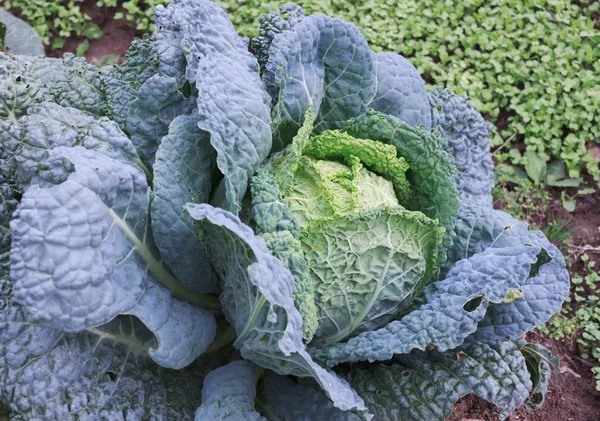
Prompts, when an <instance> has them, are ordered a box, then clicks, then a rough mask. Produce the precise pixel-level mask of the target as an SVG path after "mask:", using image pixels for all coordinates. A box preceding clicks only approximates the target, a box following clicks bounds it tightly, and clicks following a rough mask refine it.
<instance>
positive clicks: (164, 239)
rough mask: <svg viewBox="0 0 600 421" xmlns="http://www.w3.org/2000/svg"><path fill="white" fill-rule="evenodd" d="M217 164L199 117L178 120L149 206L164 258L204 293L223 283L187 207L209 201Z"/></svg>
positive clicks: (160, 159)
mask: <svg viewBox="0 0 600 421" xmlns="http://www.w3.org/2000/svg"><path fill="white" fill-rule="evenodd" d="M215 161H216V153H215V150H214V149H213V148H212V146H211V145H210V136H209V134H208V133H206V132H205V131H203V130H201V129H200V128H198V115H197V114H191V115H182V116H179V117H177V118H175V120H173V122H172V123H171V125H170V126H169V134H168V135H167V136H165V137H164V138H163V139H162V141H161V144H160V146H159V147H158V151H157V152H156V161H155V162H154V199H153V200H152V205H151V207H150V216H151V218H152V233H153V235H154V241H155V243H156V246H157V247H158V249H159V250H160V254H161V257H162V258H163V260H164V261H165V263H166V264H167V265H168V266H169V268H170V269H171V270H172V271H173V273H174V274H175V276H177V278H178V279H179V280H181V282H183V283H184V284H186V286H188V287H189V288H193V289H195V290H197V291H199V292H204V293H208V292H212V293H216V292H218V291H219V287H218V280H217V276H216V274H215V273H214V272H213V270H212V269H211V267H210V262H209V261H208V258H207V257H206V252H205V250H204V245H203V244H202V242H201V241H200V239H199V238H198V236H197V235H196V233H195V229H194V224H193V221H192V219H191V218H190V217H189V215H187V214H186V213H185V210H184V206H185V204H186V203H188V202H193V203H205V202H208V201H209V199H210V191H211V189H212V185H213V181H214V177H215V167H216V165H215Z"/></svg>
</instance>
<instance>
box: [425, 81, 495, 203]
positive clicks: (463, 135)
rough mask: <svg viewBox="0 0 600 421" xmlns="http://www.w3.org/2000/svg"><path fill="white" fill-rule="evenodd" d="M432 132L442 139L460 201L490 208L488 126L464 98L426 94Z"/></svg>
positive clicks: (491, 181) (491, 185)
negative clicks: (449, 156) (453, 173)
mask: <svg viewBox="0 0 600 421" xmlns="http://www.w3.org/2000/svg"><path fill="white" fill-rule="evenodd" d="M429 102H430V104H431V113H432V128H433V129H435V130H438V131H439V132H440V133H441V134H442V136H443V137H444V148H445V149H446V150H447V151H448V152H449V153H450V154H452V157H453V158H454V164H455V165H456V168H457V169H458V171H459V175H458V177H457V178H456V187H457V188H458V191H459V193H460V195H461V199H463V200H469V201H476V202H478V203H481V204H483V205H488V206H491V205H492V189H493V188H494V174H493V172H494V163H493V161H492V153H491V152H490V144H489V141H488V135H489V133H490V130H491V128H492V125H491V124H490V123H488V122H486V121H485V120H484V119H483V117H482V116H481V114H479V113H478V112H477V111H476V110H475V109H474V108H473V107H472V106H471V104H469V100H468V99H467V97H466V96H465V95H456V94H455V93H454V92H452V91H451V90H450V89H448V88H441V87H438V88H436V89H434V90H433V91H431V92H429Z"/></svg>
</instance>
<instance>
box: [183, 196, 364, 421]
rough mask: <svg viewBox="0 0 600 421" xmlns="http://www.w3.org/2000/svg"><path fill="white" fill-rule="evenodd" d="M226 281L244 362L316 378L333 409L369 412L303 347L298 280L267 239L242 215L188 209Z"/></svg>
mask: <svg viewBox="0 0 600 421" xmlns="http://www.w3.org/2000/svg"><path fill="white" fill-rule="evenodd" d="M186 209H187V210H188V212H189V213H190V215H191V216H192V218H194V219H195V220H197V221H198V227H199V230H200V235H201V237H202V239H203V240H204V242H205V244H206V247H207V250H208V252H209V256H210V258H211V261H212V263H213V266H214V267H215V269H216V271H217V273H218V274H219V276H220V278H221V280H222V282H223V285H222V286H223V292H222V293H221V297H220V298H221V304H222V306H223V312H224V314H225V317H226V318H227V320H229V322H230V323H231V324H232V325H233V326H234V328H235V330H236V332H237V339H236V341H235V342H234V346H235V347H236V348H238V349H240V351H241V354H242V356H243V357H244V358H246V359H248V360H250V361H252V362H254V363H256V364H258V365H260V366H262V367H265V368H269V369H272V370H274V371H275V372H277V373H279V374H293V375H296V376H299V377H309V376H312V377H314V378H315V379H316V380H317V382H318V383H319V384H320V385H321V387H322V388H323V390H324V391H325V393H326V394H327V396H328V397H329V398H330V399H331V400H332V402H333V404H334V405H335V406H336V407H337V408H339V409H342V410H355V411H358V412H360V413H361V414H363V416H364V418H366V419H368V418H370V417H369V416H368V415H367V414H366V413H365V408H364V405H363V402H362V400H361V399H360V398H359V397H358V396H357V395H356V393H355V392H354V391H353V390H352V389H351V388H349V387H348V384H347V383H346V382H345V381H344V380H342V379H341V378H339V377H337V376H336V375H335V373H333V372H331V371H327V370H325V369H323V368H321V367H320V366H318V365H317V364H315V363H314V362H313V361H312V359H311V358H310V356H309V355H308V353H307V352H306V350H305V347H304V344H303V343H302V317H301V315H300V313H299V312H298V310H297V309H296V308H295V307H294V302H293V299H292V293H293V288H294V278H293V277H292V274H291V273H290V272H289V270H288V269H287V268H286V267H285V266H284V265H283V263H282V262H281V261H279V260H278V259H277V258H275V257H273V256H272V255H271V254H270V253H269V250H268V248H267V247H266V245H265V242H264V240H263V239H262V238H261V237H259V236H255V235H254V233H253V232H252V230H251V229H250V228H249V227H248V226H246V225H244V224H243V223H242V222H241V221H240V220H239V218H238V217H237V216H235V215H233V214H231V213H229V212H227V211H225V210H223V209H220V208H213V207H212V206H210V205H207V204H200V205H198V204H188V205H187V206H186Z"/></svg>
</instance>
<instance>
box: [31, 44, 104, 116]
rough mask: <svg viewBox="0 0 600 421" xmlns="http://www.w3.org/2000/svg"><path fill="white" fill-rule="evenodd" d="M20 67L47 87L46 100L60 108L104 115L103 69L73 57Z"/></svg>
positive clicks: (34, 62) (69, 55)
mask: <svg viewBox="0 0 600 421" xmlns="http://www.w3.org/2000/svg"><path fill="white" fill-rule="evenodd" d="M23 65H24V67H25V69H27V71H28V72H29V74H30V75H31V76H32V77H33V78H35V79H37V80H40V81H42V83H43V84H44V85H45V86H46V87H47V88H48V92H50V95H51V97H49V98H48V99H49V100H51V101H53V102H56V103H57V104H60V105H62V106H63V107H73V108H77V109H79V110H82V111H87V112H89V113H92V114H95V115H98V116H102V115H104V113H105V111H106V96H105V93H104V89H103V85H102V83H103V73H104V70H103V69H102V68H100V67H98V66H95V65H93V64H91V63H88V62H87V61H86V60H85V58H83V57H75V56H74V55H73V54H65V55H64V57H63V58H62V59H55V58H46V57H39V58H35V59H32V60H31V61H30V62H29V63H23Z"/></svg>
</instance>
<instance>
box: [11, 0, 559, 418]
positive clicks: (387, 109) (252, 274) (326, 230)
mask: <svg viewBox="0 0 600 421" xmlns="http://www.w3.org/2000/svg"><path fill="white" fill-rule="evenodd" d="M288 10H291V11H292V14H291V15H286V13H287V11H288ZM286 17H287V18H289V19H288V20H286V19H285V18H286ZM155 23H156V24H157V32H156V33H154V34H153V35H152V36H147V37H145V38H143V39H141V40H137V41H135V42H134V43H133V44H132V45H131V48H130V50H129V52H128V54H127V57H126V60H125V61H124V62H123V63H122V64H121V65H111V66H106V67H103V68H98V67H95V66H92V65H90V64H88V63H87V62H86V61H85V60H84V59H82V58H76V57H74V56H72V55H69V56H66V57H65V58H63V59H50V58H45V57H35V58H30V57H25V56H13V55H8V54H4V53H2V54H0V76H1V77H0V88H1V89H0V193H1V196H2V199H3V200H2V201H0V202H1V203H0V310H1V311H0V399H1V400H2V401H3V402H6V403H7V404H8V405H9V406H10V408H11V410H12V411H13V412H14V416H15V418H19V419H48V420H53V419H73V418H76V417H77V418H85V419H97V418H102V417H105V418H107V419H118V418H119V417H121V418H122V417H123V416H126V417H127V418H132V419H147V418H156V419H163V420H171V419H178V420H179V419H183V420H186V419H190V418H191V416H192V412H193V411H194V410H195V409H196V408H198V409H197V412H196V418H197V419H202V420H204V419H240V418H250V419H257V420H258V419H261V417H263V416H264V417H266V418H267V419H270V420H286V421H287V420H292V419H293V420H297V419H315V420H318V419H323V418H324V417H325V418H327V419H337V420H357V419H358V420H365V421H368V420H370V419H372V418H373V417H374V415H377V416H379V417H382V415H381V414H385V413H386V411H388V410H391V411H395V412H397V413H402V414H405V415H406V417H407V418H408V419H410V418H417V419H418V418H419V417H426V418H427V417H428V418H432V419H435V418H443V417H445V416H446V415H447V414H448V413H449V411H450V410H451V408H452V406H453V404H454V402H455V401H456V400H457V399H458V398H459V397H460V396H462V395H464V394H466V393H471V392H475V393H477V394H478V395H480V396H482V397H484V398H485V399H487V400H489V401H491V402H493V403H496V404H497V405H499V406H500V408H501V411H502V417H503V418H504V417H506V416H507V415H508V413H509V412H510V411H512V410H514V409H516V408H517V407H519V406H521V405H522V404H528V405H529V406H530V407H532V408H535V407H537V406H539V405H540V404H541V402H542V401H543V396H544V394H545V392H546V390H547V385H548V379H549V375H550V366H551V365H553V364H554V358H553V357H551V356H550V355H549V354H548V352H547V351H545V350H544V349H542V348H540V347H536V346H534V345H528V344H526V343H524V342H523V341H522V340H521V339H520V338H521V337H522V336H523V335H524V334H525V333H526V332H527V331H529V330H531V329H532V328H534V327H535V326H538V325H539V324H541V323H544V322H546V321H547V320H548V319H549V318H550V317H551V315H552V314H554V313H556V312H557V310H558V309H559V308H560V306H561V304H562V302H563V301H564V299H565V297H566V295H567V293H568V287H569V281H568V273H567V271H566V270H565V263H564V259H563V257H562V255H561V254H560V252H559V251H558V249H557V248H556V247H555V246H554V245H552V244H551V243H549V242H548V240H547V239H546V238H545V237H544V235H543V234H542V233H540V232H536V231H530V230H529V229H528V228H527V225H526V224H524V223H521V222H519V221H517V220H515V219H513V218H512V217H510V216H509V215H508V214H507V213H504V212H502V211H498V210H494V209H493V208H492V206H491V189H492V187H493V180H492V165H491V164H492V157H491V152H490V150H489V145H488V137H487V136H488V131H489V126H488V124H487V123H485V121H484V120H483V118H482V117H481V115H479V114H478V113H477V112H476V111H475V110H474V109H473V107H472V106H471V105H470V104H469V102H468V100H467V98H466V97H465V96H458V95H456V94H455V93H454V92H452V91H451V90H449V89H443V88H436V89H435V90H433V91H431V92H430V93H428V92H427V91H426V90H425V83H424V81H423V80H422V78H421V77H420V76H419V74H418V72H417V70H416V69H415V68H414V67H413V66H412V65H411V64H410V63H409V62H408V61H407V60H406V59H404V58H402V57H401V56H399V55H397V54H395V53H374V52H373V51H372V50H371V49H370V47H369V45H368V43H367V41H366V39H365V38H364V36H363V35H362V34H361V33H360V32H359V31H358V29H357V28H356V27H354V26H353V25H352V24H350V23H348V22H344V21H342V20H339V19H334V18H331V17H329V16H314V15H313V16H305V14H304V13H303V12H302V11H301V10H300V9H299V8H297V7H290V6H288V7H287V8H285V9H282V10H280V11H279V12H276V13H275V14H274V15H272V19H264V20H263V21H262V30H261V34H262V36H263V38H262V39H261V42H260V43H258V44H257V49H258V50H260V51H257V54H258V57H256V56H254V55H252V53H251V52H249V51H248V40H247V39H244V38H242V37H240V36H239V34H238V33H237V32H236V31H235V29H234V26H233V24H232V23H231V21H230V20H229V18H228V17H227V15H226V13H225V11H224V10H223V9H222V8H220V7H219V6H218V5H216V4H215V3H212V2H210V1H208V0H173V2H172V3H170V4H169V5H168V6H167V7H165V6H162V5H158V6H157V7H156V9H155ZM277 25H279V26H277ZM274 26H277V28H276V29H277V30H274V29H273V28H274ZM92 32H93V31H92ZM268 45H270V48H268V50H267V46H268ZM258 58H260V59H261V61H260V63H259V60H258ZM261 64H262V71H261V67H260V65H261ZM431 129H433V130H431ZM536 174H538V173H536ZM556 178H558V179H560V177H556ZM194 202H196V203H194ZM216 293H219V296H218V297H217V296H216V295H212V294H216ZM217 335H218V337H217ZM213 340H214V341H213ZM233 348H235V349H236V352H235V353H233V352H232V349H233ZM217 350H219V351H220V352H215V351H217ZM238 360H241V361H238ZM344 362H361V363H363V364H360V365H355V366H347V365H341V363H344ZM196 363H198V364H199V365H196ZM321 364H322V365H321ZM182 368H185V371H176V370H180V369H182ZM209 371H210V374H209ZM482 372H487V373H491V377H486V378H485V381H481V380H480V379H481V378H482V376H481V375H480V374H481V373H482ZM423 373H429V374H430V376H423ZM448 373H450V375H448ZM389 374H391V375H389ZM189 376H192V379H193V380H190V377H189ZM292 377H294V378H295V379H292ZM384 377H385V378H386V381H385V384H384V387H383V388H382V387H380V385H379V383H378V382H379V381H380V379H382V378H384ZM263 378H264V381H263V380H262V379H263ZM432 378H433V379H434V380H433V383H432V380H431V379H432ZM174 379H178V380H179V381H176V384H174V383H173V380H174ZM201 381H203V383H204V386H203V390H202V394H201V396H200V393H199V391H198V390H197V389H198V388H199V387H200V386H199V384H200V382H201ZM257 383H259V384H257ZM277 384H278V385H281V387H277V386H275V387H273V385H277ZM351 384H352V385H354V386H355V387H356V390H355V389H354V388H353V387H352V385H351ZM438 386H439V388H438V389H437V390H434V389H436V388H437V387H438ZM375 390H376V391H375ZM374 391H375V392H374ZM415 391H416V392H415ZM421 392H422V393H421ZM432 392H433V393H432ZM294 393H295V396H294ZM530 394H533V395H532V396H531V398H532V399H530V400H529V403H527V402H528V398H529V397H530ZM290 395H291V396H290ZM304 396H307V397H308V398H307V399H305V398H304ZM200 398H201V400H202V402H200ZM299 399H302V400H301V401H299ZM282 402H288V403H289V404H287V405H282ZM429 414H431V415H432V416H429ZM383 417H384V418H385V417H386V415H383ZM433 417H435V418H433Z"/></svg>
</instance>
